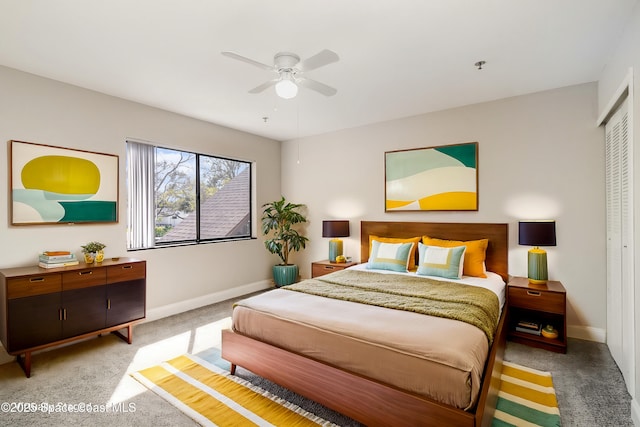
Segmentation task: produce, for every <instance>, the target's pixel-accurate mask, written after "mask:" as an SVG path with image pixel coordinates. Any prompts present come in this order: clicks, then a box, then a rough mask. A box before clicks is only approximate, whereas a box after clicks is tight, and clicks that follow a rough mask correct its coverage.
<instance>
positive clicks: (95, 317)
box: [62, 285, 107, 338]
mask: <svg viewBox="0 0 640 427" xmlns="http://www.w3.org/2000/svg"><path fill="white" fill-rule="evenodd" d="M106 292H107V291H106V286H104V285H102V286H92V287H89V288H83V289H74V290H72V291H65V292H63V293H62V307H63V310H64V311H63V314H64V316H63V321H62V337H63V338H69V337H73V336H76V335H81V334H85V333H87V332H91V331H97V330H99V329H103V328H104V325H105V320H106V300H107V299H106Z"/></svg>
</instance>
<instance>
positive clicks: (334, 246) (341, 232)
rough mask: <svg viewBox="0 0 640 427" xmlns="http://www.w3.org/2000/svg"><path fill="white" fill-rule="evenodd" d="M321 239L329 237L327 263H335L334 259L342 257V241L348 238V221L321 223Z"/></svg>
mask: <svg viewBox="0 0 640 427" xmlns="http://www.w3.org/2000/svg"><path fill="white" fill-rule="evenodd" d="M322 237H331V238H332V239H331V240H330V241H329V261H330V262H336V257H337V256H339V255H342V239H338V237H349V221H342V220H340V221H337V220H334V221H322Z"/></svg>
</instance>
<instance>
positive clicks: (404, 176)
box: [384, 142, 478, 212]
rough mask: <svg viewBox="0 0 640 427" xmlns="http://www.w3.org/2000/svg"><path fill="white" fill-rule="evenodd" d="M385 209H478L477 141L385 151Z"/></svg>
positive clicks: (387, 210) (393, 210) (388, 210)
mask: <svg viewBox="0 0 640 427" xmlns="http://www.w3.org/2000/svg"><path fill="white" fill-rule="evenodd" d="M384 165H385V211H386V212H395V211H477V210H478V143H477V142H468V143H464V144H454V145H444V146H439V147H428V148H415V149H410V150H398V151H387V152H385V162H384Z"/></svg>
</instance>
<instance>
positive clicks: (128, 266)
mask: <svg viewBox="0 0 640 427" xmlns="http://www.w3.org/2000/svg"><path fill="white" fill-rule="evenodd" d="M130 268H133V266H132V265H123V266H122V269H123V270H128V269H130Z"/></svg>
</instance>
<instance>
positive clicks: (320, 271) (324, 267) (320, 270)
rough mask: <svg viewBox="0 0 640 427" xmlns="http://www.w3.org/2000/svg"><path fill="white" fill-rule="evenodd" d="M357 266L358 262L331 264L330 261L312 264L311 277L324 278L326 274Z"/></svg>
mask: <svg viewBox="0 0 640 427" xmlns="http://www.w3.org/2000/svg"><path fill="white" fill-rule="evenodd" d="M356 264H357V262H330V261H329V260H324V261H316V262H312V263H311V277H319V276H324V275H325V274H329V273H333V272H334V271H339V270H344V269H345V268H347V267H351V266H352V265H356Z"/></svg>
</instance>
